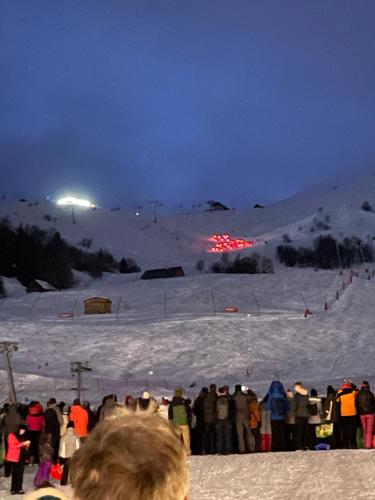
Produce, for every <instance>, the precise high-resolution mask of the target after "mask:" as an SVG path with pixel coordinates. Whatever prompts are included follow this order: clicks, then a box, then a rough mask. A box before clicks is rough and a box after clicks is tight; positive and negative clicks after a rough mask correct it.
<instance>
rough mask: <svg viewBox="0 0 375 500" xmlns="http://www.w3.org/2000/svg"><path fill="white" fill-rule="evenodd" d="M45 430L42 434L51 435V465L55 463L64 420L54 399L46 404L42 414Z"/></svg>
mask: <svg viewBox="0 0 375 500" xmlns="http://www.w3.org/2000/svg"><path fill="white" fill-rule="evenodd" d="M44 418H45V428H44V432H46V433H47V434H51V444H52V448H53V457H52V458H53V463H56V462H57V459H58V457H59V447H60V432H61V428H62V427H63V424H64V420H63V416H62V415H61V412H60V409H59V407H58V406H57V404H56V399H55V398H51V399H50V400H49V401H48V403H47V410H46V411H45V412H44Z"/></svg>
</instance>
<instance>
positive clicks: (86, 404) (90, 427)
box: [82, 401, 96, 432]
mask: <svg viewBox="0 0 375 500" xmlns="http://www.w3.org/2000/svg"><path fill="white" fill-rule="evenodd" d="M82 406H83V408H84V409H85V410H86V411H87V415H88V417H89V420H88V425H87V432H91V431H92V430H93V428H94V427H95V425H96V415H95V413H94V412H93V411H92V409H91V406H90V402H89V401H84V402H83V405H82Z"/></svg>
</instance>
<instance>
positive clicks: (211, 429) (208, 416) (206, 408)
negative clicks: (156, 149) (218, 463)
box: [203, 384, 217, 455]
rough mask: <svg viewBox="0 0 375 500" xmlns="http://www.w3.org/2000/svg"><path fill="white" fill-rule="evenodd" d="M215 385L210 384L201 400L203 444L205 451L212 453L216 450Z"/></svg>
mask: <svg viewBox="0 0 375 500" xmlns="http://www.w3.org/2000/svg"><path fill="white" fill-rule="evenodd" d="M216 403H217V394H216V385H215V384H211V385H210V390H209V393H208V394H207V396H206V397H205V398H204V400H203V418H204V446H205V452H206V453H208V454H210V455H212V454H214V453H215V450H216V427H215V424H216V411H217V410H216Z"/></svg>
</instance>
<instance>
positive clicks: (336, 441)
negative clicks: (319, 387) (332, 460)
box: [322, 385, 341, 449]
mask: <svg viewBox="0 0 375 500" xmlns="http://www.w3.org/2000/svg"><path fill="white" fill-rule="evenodd" d="M322 419H323V422H324V423H325V424H331V425H332V436H330V438H329V439H328V443H329V444H330V445H331V448H334V449H337V448H340V447H341V446H340V428H339V420H340V405H339V404H338V402H337V401H336V391H335V389H334V388H333V387H332V386H331V385H329V386H328V387H327V397H326V399H325V401H324V404H323V414H322Z"/></svg>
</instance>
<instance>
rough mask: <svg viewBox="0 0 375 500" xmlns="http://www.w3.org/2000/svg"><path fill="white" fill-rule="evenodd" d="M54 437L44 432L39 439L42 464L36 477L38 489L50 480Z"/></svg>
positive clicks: (35, 483)
mask: <svg viewBox="0 0 375 500" xmlns="http://www.w3.org/2000/svg"><path fill="white" fill-rule="evenodd" d="M54 452H55V450H54V448H53V445H52V436H51V434H49V433H48V432H42V433H41V435H40V438H39V458H40V463H39V467H38V470H37V473H36V475H35V477H34V485H35V486H36V487H37V488H38V487H39V486H40V485H41V484H43V483H44V482H45V481H48V480H49V475H50V472H51V466H52V462H53V456H54Z"/></svg>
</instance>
